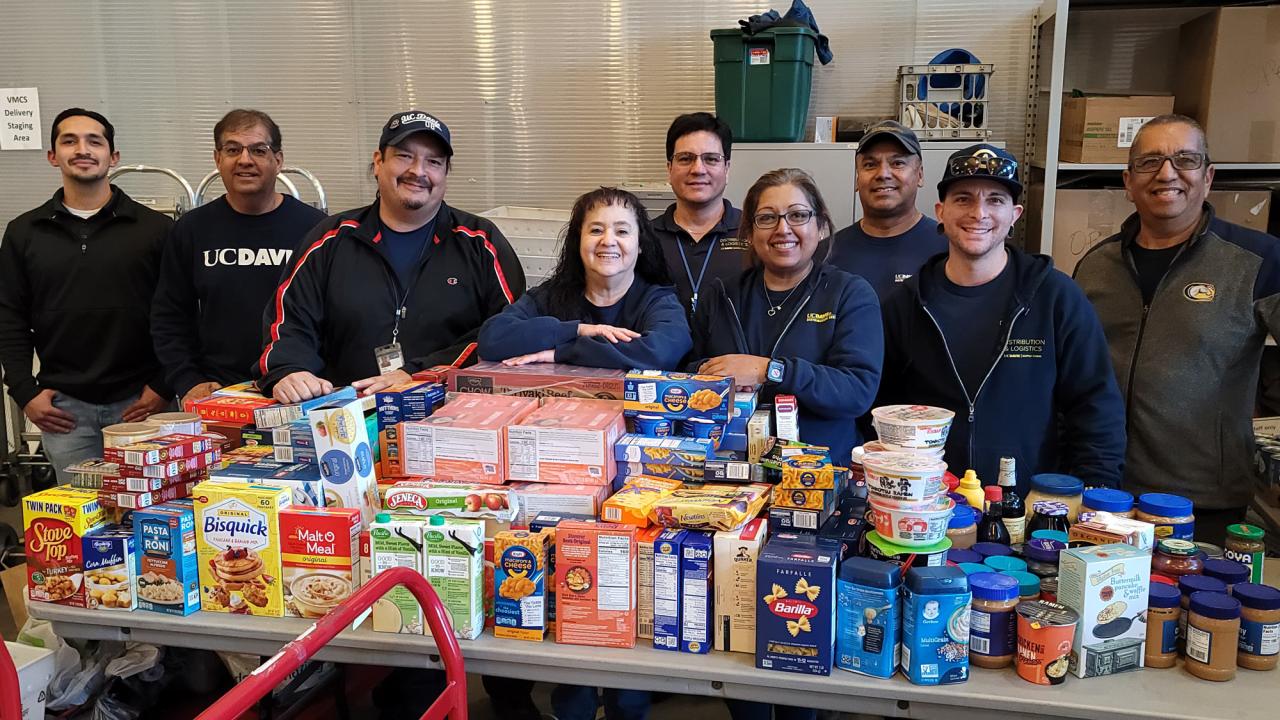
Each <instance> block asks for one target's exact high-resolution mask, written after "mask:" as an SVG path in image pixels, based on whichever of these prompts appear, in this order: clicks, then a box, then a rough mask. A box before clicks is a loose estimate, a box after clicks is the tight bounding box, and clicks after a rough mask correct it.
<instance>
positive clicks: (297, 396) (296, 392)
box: [271, 370, 333, 405]
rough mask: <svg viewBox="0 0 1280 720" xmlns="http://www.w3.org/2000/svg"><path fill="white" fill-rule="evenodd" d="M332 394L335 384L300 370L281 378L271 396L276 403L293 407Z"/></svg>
mask: <svg viewBox="0 0 1280 720" xmlns="http://www.w3.org/2000/svg"><path fill="white" fill-rule="evenodd" d="M331 392H333V383H331V382H329V381H328V380H325V379H324V378H319V377H316V376H315V375H313V374H312V373H309V372H307V371H306V370H299V371H298V372H295V373H289V374H288V375H285V376H284V377H283V378H281V380H280V382H278V383H276V386H275V388H274V389H272V391H271V396H272V397H274V398H275V399H276V402H281V403H285V404H289V405H291V404H293V403H300V402H302V401H303V400H310V399H311V398H314V397H320V396H321V395H327V394H329V393H331Z"/></svg>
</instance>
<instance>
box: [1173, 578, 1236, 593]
mask: <svg viewBox="0 0 1280 720" xmlns="http://www.w3.org/2000/svg"><path fill="white" fill-rule="evenodd" d="M1178 590H1180V591H1181V592H1182V594H1183V595H1190V594H1192V593H1198V592H1212V593H1225V592H1226V591H1227V584H1226V583H1224V582H1222V581H1221V580H1219V579H1218V578H1211V577H1209V576H1208V575H1183V576H1182V577H1180V578H1178Z"/></svg>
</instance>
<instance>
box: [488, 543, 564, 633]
mask: <svg viewBox="0 0 1280 720" xmlns="http://www.w3.org/2000/svg"><path fill="white" fill-rule="evenodd" d="M493 545H494V548H493V558H494V587H495V588H496V591H495V593H494V594H495V596H496V597H495V599H494V604H495V605H496V608H495V614H496V615H497V622H496V626H495V627H494V629H493V635H494V637H504V638H514V639H516V640H533V641H536V642H541V641H542V638H543V635H544V634H545V633H546V630H547V586H548V585H551V584H554V583H555V576H554V575H550V574H549V573H548V566H547V547H548V545H549V543H548V536H547V535H544V534H543V533H541V532H536V533H531V532H529V531H528V530H507V531H504V532H500V533H498V534H497V536H496V537H495V538H494V539H493Z"/></svg>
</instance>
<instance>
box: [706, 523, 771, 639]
mask: <svg viewBox="0 0 1280 720" xmlns="http://www.w3.org/2000/svg"><path fill="white" fill-rule="evenodd" d="M768 529H769V524H768V521H767V520H765V519H764V518H756V519H755V520H752V521H751V522H749V523H747V524H746V525H743V526H742V528H741V529H738V530H721V531H719V532H717V533H716V536H715V552H714V553H713V557H714V558H715V562H716V572H715V589H716V603H715V608H716V621H715V630H716V631H715V644H716V649H717V650H729V651H737V652H749V653H753V652H755V648H756V562H757V561H758V560H759V558H760V549H761V548H762V547H763V546H764V541H765V538H766V537H768V535H769V533H768Z"/></svg>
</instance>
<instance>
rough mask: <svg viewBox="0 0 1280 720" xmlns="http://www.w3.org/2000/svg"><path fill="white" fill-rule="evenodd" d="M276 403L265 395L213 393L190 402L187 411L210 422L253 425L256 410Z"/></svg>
mask: <svg viewBox="0 0 1280 720" xmlns="http://www.w3.org/2000/svg"><path fill="white" fill-rule="evenodd" d="M276 404H277V403H276V401H275V400H272V399H271V398H265V397H237V396H235V395H212V396H210V397H207V398H205V399H203V400H197V401H196V402H194V403H188V404H187V407H186V411H187V412H193V413H195V414H197V415H199V416H200V417H201V419H203V420H207V421H209V422H216V423H226V424H235V425H252V424H253V411H254V410H257V409H258V408H265V407H271V406H272V405H276Z"/></svg>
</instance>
